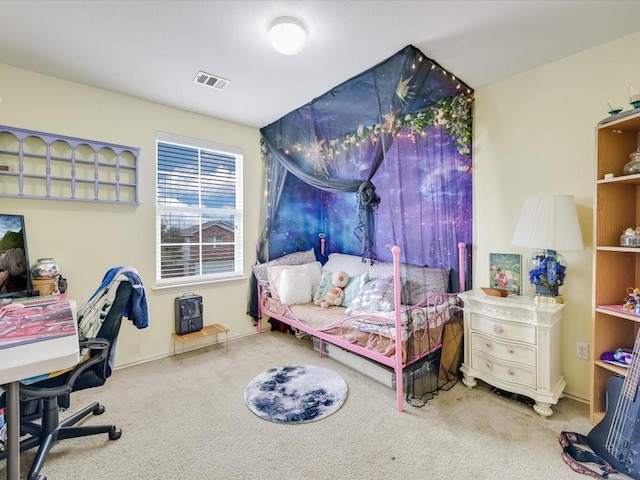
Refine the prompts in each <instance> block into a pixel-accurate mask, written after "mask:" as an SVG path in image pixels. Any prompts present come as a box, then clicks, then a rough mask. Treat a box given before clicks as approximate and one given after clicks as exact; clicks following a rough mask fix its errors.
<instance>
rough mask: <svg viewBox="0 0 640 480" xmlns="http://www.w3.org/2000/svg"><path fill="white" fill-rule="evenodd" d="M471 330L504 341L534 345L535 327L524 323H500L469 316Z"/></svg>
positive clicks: (480, 316) (479, 316) (481, 317)
mask: <svg viewBox="0 0 640 480" xmlns="http://www.w3.org/2000/svg"><path fill="white" fill-rule="evenodd" d="M471 329H472V330H477V331H478V332H482V333H486V334H488V335H492V336H497V337H502V338H504V339H505V340H516V341H518V342H525V343H530V344H531V345H535V344H536V327H534V326H533V325H528V324H524V323H513V322H502V321H497V320H493V319H491V318H489V317H485V316H483V315H477V314H475V315H472V316H471Z"/></svg>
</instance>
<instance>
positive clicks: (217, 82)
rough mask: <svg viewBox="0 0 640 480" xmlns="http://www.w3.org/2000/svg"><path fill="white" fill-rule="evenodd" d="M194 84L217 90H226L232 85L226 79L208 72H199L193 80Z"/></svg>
mask: <svg viewBox="0 0 640 480" xmlns="http://www.w3.org/2000/svg"><path fill="white" fill-rule="evenodd" d="M193 83H197V84H199V85H204V86H205V87H211V88H215V89H217V90H224V88H225V87H226V86H227V85H229V83H231V82H230V81H229V80H227V79H226V78H222V77H217V76H216V75H211V74H210V73H206V72H202V71H201V72H198V74H197V75H196V78H194V79H193Z"/></svg>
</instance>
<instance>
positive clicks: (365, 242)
mask: <svg viewBox="0 0 640 480" xmlns="http://www.w3.org/2000/svg"><path fill="white" fill-rule="evenodd" d="M357 200H358V215H359V223H358V226H357V227H356V228H355V229H354V230H353V233H354V234H355V235H356V237H357V238H358V240H359V241H360V243H361V245H362V251H361V255H362V261H365V258H366V254H367V253H368V254H369V259H370V260H371V263H373V262H374V261H375V260H376V259H377V255H376V253H375V251H374V248H373V246H374V238H375V222H374V216H373V213H374V212H375V211H376V209H377V208H378V204H379V203H380V197H379V196H378V195H377V194H376V187H375V186H374V185H373V183H371V181H369V180H365V181H364V182H362V183H361V184H360V186H359V187H358V193H357Z"/></svg>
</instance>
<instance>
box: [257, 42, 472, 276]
mask: <svg viewBox="0 0 640 480" xmlns="http://www.w3.org/2000/svg"><path fill="white" fill-rule="evenodd" d="M472 108H473V90H472V89H471V88H469V87H468V86H467V85H466V84H465V83H464V82H462V81H461V80H459V79H458V78H456V77H455V76H454V75H452V74H451V73H449V72H447V71H446V70H444V69H443V68H442V67H440V66H439V65H438V64H437V63H436V62H434V61H433V60H431V59H429V58H427V57H426V56H425V55H424V54H423V53H422V52H420V50H418V49H416V48H415V47H413V46H407V47H405V48H404V49H402V50H401V51H400V52H398V53H397V54H395V55H393V56H392V57H391V58H389V59H387V60H385V61H383V62H381V63H380V64H378V65H376V66H375V67H373V68H371V69H369V70H367V71H365V72H363V73H361V74H360V75H358V76H356V77H354V78H351V79H350V80H348V81H346V82H344V83H342V84H341V85H339V86H337V87H335V88H333V89H332V90H330V91H329V92H327V93H326V94H324V95H322V96H320V97H318V98H316V99H314V100H312V101H311V102H309V103H308V104H306V105H304V106H302V107H300V108H298V109H297V110H295V111H293V112H291V113H289V114H287V115H285V116H284V117H282V118H281V119H280V120H278V121H276V122H274V123H272V124H270V125H268V126H266V127H264V128H262V129H261V130H260V131H261V134H262V137H261V142H262V154H263V159H264V163H265V169H264V171H265V178H264V192H265V193H264V195H265V198H264V201H263V204H262V212H261V223H262V228H263V229H262V233H261V235H260V238H259V241H258V260H259V261H261V262H264V261H267V260H269V259H273V258H276V257H280V256H282V255H284V254H287V253H291V252H294V251H298V250H307V249H309V248H312V247H315V248H316V252H317V254H318V256H319V259H320V260H322V257H323V256H324V257H326V256H327V255H328V254H329V253H331V252H342V253H349V254H354V255H362V256H363V257H366V258H371V259H374V260H384V261H391V260H392V257H391V252H390V248H391V247H392V246H393V245H399V246H400V247H401V249H402V261H404V262H407V263H412V264H415V265H428V266H432V267H452V268H455V267H457V262H458V250H457V248H456V246H457V244H458V243H459V242H464V243H465V244H469V243H471V236H472V190H471V189H472V161H471V139H472ZM321 238H323V239H324V241H325V242H326V243H325V249H324V250H323V251H322V252H321V251H320V248H319V247H320V245H321V243H320V239H321ZM455 282H457V280H455ZM452 287H453V288H456V285H452Z"/></svg>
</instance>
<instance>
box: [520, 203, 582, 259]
mask: <svg viewBox="0 0 640 480" xmlns="http://www.w3.org/2000/svg"><path fill="white" fill-rule="evenodd" d="M511 243H512V244H513V245H517V246H519V247H527V248H535V249H545V250H583V249H584V244H583V243H582V232H581V231H580V223H579V222H578V214H577V212H576V204H575V201H574V199H573V195H536V196H531V197H527V198H526V199H525V201H524V206H523V207H522V212H521V213H520V218H519V220H518V224H517V225H516V229H515V233H514V234H513V240H511Z"/></svg>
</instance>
